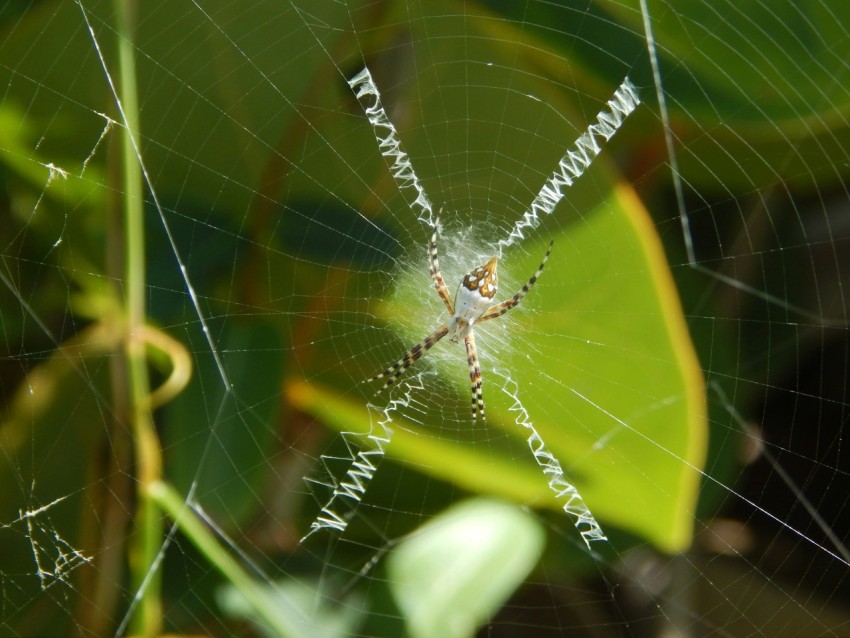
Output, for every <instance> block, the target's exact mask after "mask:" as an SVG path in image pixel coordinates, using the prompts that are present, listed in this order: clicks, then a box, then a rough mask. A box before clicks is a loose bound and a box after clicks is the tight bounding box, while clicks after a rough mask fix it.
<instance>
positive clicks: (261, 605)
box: [147, 481, 304, 638]
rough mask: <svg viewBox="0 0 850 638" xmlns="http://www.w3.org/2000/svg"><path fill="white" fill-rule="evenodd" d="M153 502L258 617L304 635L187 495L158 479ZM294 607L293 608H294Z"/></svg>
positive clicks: (279, 631) (291, 635)
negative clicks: (196, 511)
mask: <svg viewBox="0 0 850 638" xmlns="http://www.w3.org/2000/svg"><path fill="white" fill-rule="evenodd" d="M147 496H148V497H149V500H150V501H151V502H152V503H155V504H156V505H157V506H159V507H160V508H162V510H163V511H165V512H166V513H167V514H168V516H170V517H171V519H172V520H173V521H174V523H175V524H176V525H177V527H178V528H179V529H180V531H181V532H183V534H184V535H185V536H186V538H188V539H189V540H190V541H191V542H192V544H194V545H195V547H196V548H197V549H198V551H199V552H201V554H203V555H204V557H205V558H206V559H207V560H208V561H209V562H210V564H211V565H213V566H214V567H215V568H216V569H217V570H218V571H219V572H220V573H221V574H222V575H223V576H224V577H225V578H226V579H227V580H228V581H229V582H230V583H231V584H232V585H233V586H234V587H235V588H236V589H237V590H238V591H239V592H240V593H241V594H242V596H243V597H244V598H245V600H246V601H247V603H248V604H249V605H250V606H251V607H252V608H253V610H254V612H255V613H256V617H257V619H258V620H260V621H262V622H263V623H264V624H266V625H267V626H268V627H269V628H271V629H272V630H273V631H274V632H275V634H276V635H278V636H281V637H283V638H303V636H304V634H303V632H302V631H301V630H299V628H298V626H297V624H296V621H295V619H292V618H290V617H288V616H287V614H286V613H285V611H286V610H285V609H284V608H283V606H282V605H281V604H280V601H277V600H275V599H274V597H273V596H270V595H269V593H268V590H267V589H264V586H263V585H261V584H260V583H258V582H257V581H256V580H254V579H253V578H251V576H249V575H248V574H247V573H246V572H245V570H244V569H242V567H241V566H240V565H239V563H238V562H237V561H236V560H235V559H234V558H233V557H232V556H231V555H230V554H229V553H228V552H227V551H226V550H225V549H224V548H223V547H222V546H221V545H220V544H219V543H218V541H216V539H215V537H214V536H213V534H212V533H211V532H210V531H209V528H208V527H207V526H206V525H205V524H204V522H203V521H201V520H200V519H199V518H198V516H196V515H195V514H194V512H193V511H192V510H191V509H190V508H189V506H188V505H187V504H186V502H185V501H184V500H183V498H182V497H181V496H180V495H179V494H178V493H177V492H175V491H174V488H172V487H171V486H170V485H168V484H167V483H164V482H162V481H156V482H154V483H151V484H150V485H148V487H147ZM290 611H292V610H290Z"/></svg>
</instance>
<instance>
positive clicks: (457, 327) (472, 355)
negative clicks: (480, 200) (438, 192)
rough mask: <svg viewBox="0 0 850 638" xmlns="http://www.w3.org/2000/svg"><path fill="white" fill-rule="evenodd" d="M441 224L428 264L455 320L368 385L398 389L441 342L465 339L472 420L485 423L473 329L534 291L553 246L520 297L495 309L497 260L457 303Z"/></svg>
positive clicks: (466, 286) (471, 277) (467, 280)
mask: <svg viewBox="0 0 850 638" xmlns="http://www.w3.org/2000/svg"><path fill="white" fill-rule="evenodd" d="M439 224H440V218H439V216H438V217H437V219H436V221H435V223H434V232H433V234H432V235H431V244H430V246H429V250H428V260H429V264H430V269H431V279H432V280H433V282H434V287H435V288H436V289H437V294H438V295H440V299H442V300H443V304H444V305H445V306H446V308H447V309H448V311H449V315H451V318H450V319H449V322H448V323H444V324H443V325H441V326H440V327H439V328H437V329H436V330H435V331H434V332H432V333H431V334H430V335H428V336H427V337H425V338H424V339H423V340H422V341H420V342H419V343H417V344H416V345H415V346H413V347H412V348H411V349H410V350H408V351H407V352H405V353H404V355H403V356H402V357H401V359H399V360H398V361H396V362H395V363H394V364H392V365H391V366H389V367H388V368H387V369H386V370H384V371H383V372H381V373H380V374H377V375H375V376H374V377H371V378H369V379H366V381H367V382H368V381H375V380H376V379H383V378H384V377H387V380H386V382H385V383H384V385H383V386H381V388H380V390H378V392H381V391H382V390H385V389H386V388H388V387H390V386H391V385H394V384H395V383H396V382H397V381H398V380H399V379H400V378H401V375H402V374H404V371H405V370H407V368H409V367H410V366H411V365H412V364H413V363H414V362H415V361H416V360H417V359H419V358H420V357H421V356H422V355H423V354H425V353H426V352H428V350H430V349H431V346H433V345H434V344H435V343H437V342H438V341H439V340H440V339H442V338H443V337H445V336H446V335H448V336H449V339H451V340H452V341H453V342H455V343H458V342H459V341H460V340H461V339H463V342H464V344H465V345H466V356H467V362H468V363H469V379H470V382H471V384H472V418H473V419H475V418H477V416H478V413H479V412H480V413H481V418H482V420H483V419H485V418H486V417H485V416H484V398H483V395H482V392H481V366H480V365H479V363H478V349H477V348H476V347H475V333H474V332H473V331H472V327H473V325H474V324H475V323H479V322H481V321H487V320H488V319H495V318H496V317H501V316H502V315H503V314H505V313H506V312H507V311H508V310H510V309H511V308H513V307H515V306H517V305H518V304H519V302H520V301H522V298H523V297H525V295H526V294H527V293H528V291H529V290H531V287H532V286H533V285H534V283H535V282H536V281H537V278H538V277H539V276H540V273H541V272H543V267H544V266H545V265H546V260H547V259H549V253H550V252H552V242H550V243H549V248H548V250H547V251H546V254H545V255H544V256H543V260H542V261H541V262H540V266H539V267H538V268H537V272H535V273H534V275H533V276H532V277H531V279H529V280H528V282H527V283H526V284H525V285H524V286H523V287H522V288H520V289H519V291H517V293H516V294H515V295H514V296H513V297H511V298H510V299H507V300H506V301H503V302H501V303H499V304H496V305H495V306H493V305H491V304H492V302H493V297H495V296H496V289H497V284H498V277H497V275H496V264H497V258H496V257H492V258H491V259H490V260H489V261H488V262H487V263H486V264H484V265H483V266H479V267H478V268H475V269H474V270H472V271H470V272H469V273H468V274H467V275H466V276H465V277H464V278H463V280H462V281H461V282H460V285H458V287H457V292H456V293H455V298H454V301H452V298H451V297H450V296H449V291H448V288H446V282H445V281H444V280H443V275H442V274H441V273H440V263H439V260H438V257H437V228H438V227H439Z"/></svg>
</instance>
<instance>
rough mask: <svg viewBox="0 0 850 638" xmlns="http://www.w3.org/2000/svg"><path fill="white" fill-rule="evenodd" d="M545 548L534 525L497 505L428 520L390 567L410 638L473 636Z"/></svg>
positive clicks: (484, 503)
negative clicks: (411, 637)
mask: <svg viewBox="0 0 850 638" xmlns="http://www.w3.org/2000/svg"><path fill="white" fill-rule="evenodd" d="M543 542H544V533H543V529H542V528H541V526H540V525H539V523H537V521H535V520H534V518H533V517H531V516H530V515H529V514H526V513H524V512H523V511H522V510H520V509H518V508H517V507H515V506H512V505H508V504H506V503H503V502H499V501H493V500H485V499H476V500H471V501H466V502H464V503H462V504H460V505H457V506H455V507H452V508H451V509H449V510H447V511H446V512H444V513H442V514H440V515H439V516H436V517H435V518H433V519H432V520H431V521H430V522H428V523H427V524H425V525H423V526H422V527H421V528H420V529H419V530H417V531H416V532H415V533H414V534H412V535H411V536H410V537H409V538H408V539H407V540H405V541H404V542H403V543H402V544H401V545H399V546H398V547H397V548H396V549H395V550H394V551H393V552H392V553H391V554H390V556H389V559H388V561H387V571H388V574H389V583H390V587H391V589H392V592H393V595H394V597H395V599H396V601H397V602H398V605H399V607H400V608H401V610H402V612H403V613H404V616H405V618H406V620H407V623H408V630H409V632H410V635H411V636H413V637H415V638H435V637H438V636H439V637H440V638H463V637H465V636H471V635H473V633H474V632H475V629H476V628H477V627H479V626H480V625H481V624H482V623H484V622H486V621H487V619H489V618H490V617H491V616H492V615H493V614H494V613H495V612H496V611H498V610H499V608H500V607H501V606H502V605H503V604H504V602H505V601H506V600H507V599H508V597H509V596H510V594H511V593H512V592H513V591H514V590H515V589H516V588H517V587H518V586H519V585H520V584H521V583H522V581H523V580H524V579H525V577H526V576H527V575H528V573H529V572H530V571H531V570H532V568H533V567H534V565H535V564H536V563H537V561H538V559H539V558H540V553H541V551H542V549H543Z"/></svg>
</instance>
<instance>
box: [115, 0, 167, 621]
mask: <svg viewBox="0 0 850 638" xmlns="http://www.w3.org/2000/svg"><path fill="white" fill-rule="evenodd" d="M114 1H115V8H116V15H117V19H118V25H117V33H118V59H119V65H120V72H119V80H120V100H121V105H122V108H123V111H124V117H125V120H126V121H125V135H124V138H123V144H122V159H123V162H122V163H123V182H124V183H123V191H124V244H125V259H126V262H125V268H126V273H125V282H124V283H125V295H126V303H127V365H128V368H129V370H128V373H129V381H130V402H131V420H132V429H133V441H134V443H135V452H136V454H135V460H136V476H137V478H138V486H139V491H138V493H139V499H138V506H137V507H138V509H137V511H136V520H135V525H136V533H135V534H134V535H133V539H134V540H133V546H132V547H131V548H130V569H131V579H132V583H133V587H134V591H141V597H140V600H139V606H138V608H137V609H136V612H135V615H134V617H133V633H134V634H135V635H138V636H143V637H153V636H156V635H158V634H159V633H160V631H161V628H162V612H161V603H160V588H161V577H160V574H159V573H158V572H157V573H154V572H153V571H152V570H154V565H155V561H156V557H157V552H158V551H159V548H160V546H161V543H162V532H163V530H162V523H161V521H160V519H159V512H158V510H157V507H156V504H155V503H154V502H153V501H152V500H151V499H150V498H148V489H147V488H148V486H150V485H151V484H153V483H154V482H156V481H158V480H159V479H160V476H161V474H162V458H161V450H160V446H159V441H158V439H157V435H156V431H155V429H154V425H153V418H152V415H151V409H150V402H149V396H150V387H149V382H148V368H147V361H146V358H145V341H144V337H143V331H142V328H143V326H144V325H145V318H146V310H145V229H144V201H143V197H144V191H143V181H142V169H141V164H140V161H139V157H138V152H139V151H138V149H139V144H138V139H139V136H138V130H139V104H138V97H137V94H136V66H135V56H134V50H133V23H134V15H135V3H134V2H132V1H131V0H114Z"/></svg>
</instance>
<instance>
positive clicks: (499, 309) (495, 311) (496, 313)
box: [478, 240, 555, 322]
mask: <svg viewBox="0 0 850 638" xmlns="http://www.w3.org/2000/svg"><path fill="white" fill-rule="evenodd" d="M554 243H555V242H554V240H553V241H550V242H549V248H548V249H547V250H546V254H545V255H543V261H541V262H540V266H538V267H537V272H536V273H534V274H533V275H532V276H531V279H529V280H528V281H527V282H526V283H525V285H524V286H523V287H522V288H520V289H519V290H518V291H517V293H516V294H515V295H514V296H513V297H511V298H510V299H507V300H505V301H503V302H502V303H499V304H496V305H495V306H492V307H490V308H488V309H487V311H486V312H485V313H484V314H483V315H481V317H480V318H479V319H478V321H479V322H480V321H487V320H488V319H495V318H496V317H501V316H502V315H503V314H505V313H506V312H507V311H508V310H510V309H511V308H513V307H515V306H518V305H519V302H520V301H522V299H523V297H525V296H526V295H527V294H528V291H529V290H531V287H532V286H534V284H535V283H536V282H537V278H538V277H539V276H540V273H542V272H543V267H544V266H545V265H546V260H547V259H549V253H551V252H552V245H553V244H554Z"/></svg>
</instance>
